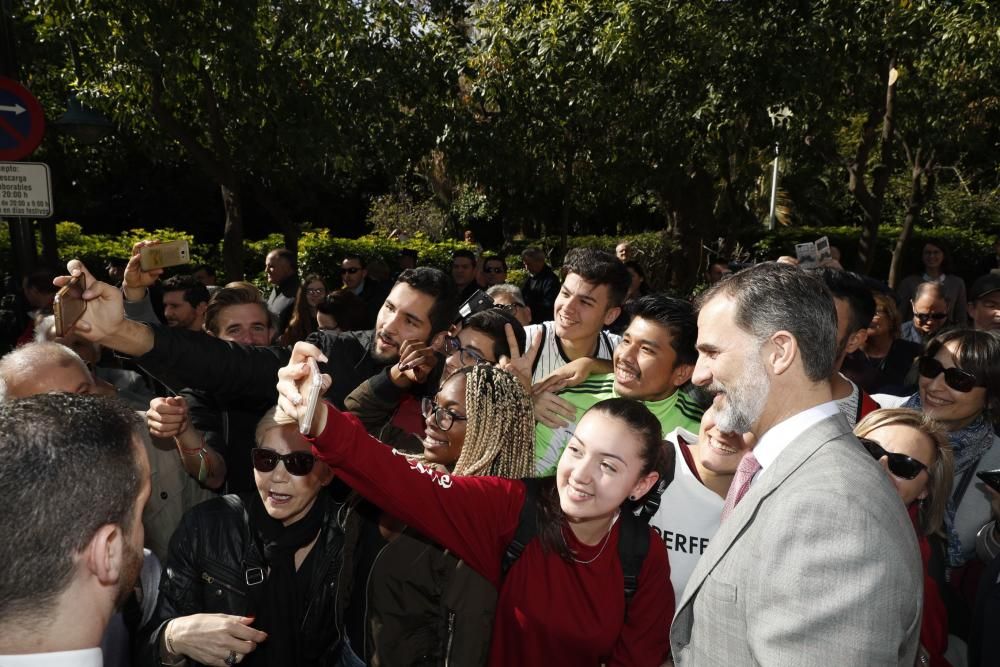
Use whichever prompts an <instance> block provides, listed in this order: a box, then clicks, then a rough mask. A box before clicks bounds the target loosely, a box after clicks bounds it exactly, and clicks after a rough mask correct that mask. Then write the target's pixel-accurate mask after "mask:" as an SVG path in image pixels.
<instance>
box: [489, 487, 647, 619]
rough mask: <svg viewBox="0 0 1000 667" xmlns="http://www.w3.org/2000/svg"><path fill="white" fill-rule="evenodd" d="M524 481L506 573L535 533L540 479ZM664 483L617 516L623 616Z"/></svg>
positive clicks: (506, 556)
mask: <svg viewBox="0 0 1000 667" xmlns="http://www.w3.org/2000/svg"><path fill="white" fill-rule="evenodd" d="M521 482H523V483H524V505H522V506H521V515H520V516H519V517H518V521H517V530H516V531H514V539H512V540H511V542H510V544H509V545H507V551H506V552H505V553H504V555H503V562H502V564H501V572H502V573H503V574H504V575H506V574H507V571H508V570H510V568H511V566H513V565H514V563H515V561H517V559H518V558H520V557H521V554H522V553H524V548H525V547H526V546H527V545H528V543H529V542H531V540H533V539H534V538H535V536H536V535H538V511H537V499H538V492H539V490H540V487H541V484H540V482H542V479H541V478H536V477H528V478H525V479H522V480H521ZM664 488H666V484H660V485H657V488H656V490H655V491H654V492H651V493H650V494H649V498H648V499H647V500H646V502H645V503H644V504H642V505H639V506H638V507H637V508H635V510H634V511H622V513H621V515H620V516H619V517H618V521H620V522H621V528H620V529H619V531H620V532H619V535H618V558H619V559H621V564H622V573H623V574H624V586H625V615H626V616H628V606H629V603H630V602H631V601H632V598H633V596H635V592H636V591H637V590H638V589H639V572H640V571H641V570H642V563H643V561H644V560H645V559H646V554H647V553H648V552H649V517H651V516H652V515H653V514H655V513H656V508H657V507H658V506H659V504H660V494H661V493H662V492H663V489H664Z"/></svg>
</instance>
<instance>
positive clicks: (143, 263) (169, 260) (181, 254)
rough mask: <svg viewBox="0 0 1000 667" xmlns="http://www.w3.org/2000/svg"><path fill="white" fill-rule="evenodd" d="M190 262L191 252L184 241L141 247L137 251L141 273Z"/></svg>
mask: <svg viewBox="0 0 1000 667" xmlns="http://www.w3.org/2000/svg"><path fill="white" fill-rule="evenodd" d="M190 261H191V250H190V248H189V247H188V242H187V241H184V240H179V241H167V242H166V243H155V244H153V245H147V246H143V247H142V248H141V249H140V250H139V267H140V268H141V269H142V270H143V271H152V270H153V269H163V268H166V267H168V266H178V265H180V264H187V263H188V262H190Z"/></svg>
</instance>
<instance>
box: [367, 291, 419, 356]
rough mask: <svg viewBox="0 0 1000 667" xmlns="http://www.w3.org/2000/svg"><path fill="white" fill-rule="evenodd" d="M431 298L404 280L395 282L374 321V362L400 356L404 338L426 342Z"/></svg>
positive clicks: (405, 339)
mask: <svg viewBox="0 0 1000 667" xmlns="http://www.w3.org/2000/svg"><path fill="white" fill-rule="evenodd" d="M433 307H434V297H432V296H431V295H430V294H426V293H424V292H421V291H420V290H417V289H414V288H413V287H411V286H410V285H409V284H407V283H402V282H401V283H396V285H395V286H394V287H393V288H392V291H391V292H389V296H387V297H386V298H385V303H383V304H382V308H381V309H380V310H379V311H378V317H377V318H376V320H375V349H374V350H373V353H372V356H374V357H375V359H376V360H377V361H380V362H382V363H389V362H392V361H395V360H396V359H398V358H399V347H400V346H401V345H402V344H403V341H407V340H419V341H425V342H426V341H427V340H428V339H430V336H431V317H430V314H431V308H433Z"/></svg>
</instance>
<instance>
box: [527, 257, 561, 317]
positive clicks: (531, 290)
mask: <svg viewBox="0 0 1000 667" xmlns="http://www.w3.org/2000/svg"><path fill="white" fill-rule="evenodd" d="M560 285H561V283H560V282H559V276H557V275H556V273H555V271H553V270H552V269H551V268H550V267H549V265H548V264H546V265H545V266H544V267H543V268H542V270H541V271H539V272H538V273H537V274H535V275H532V276H529V277H528V279H527V280H526V281H525V283H524V287H522V288H521V294H522V295H524V305H526V306H528V307H529V308H531V323H532V324H541V323H542V322H548V321H549V320H551V319H552V309H553V307H554V306H555V304H556V297H557V296H559V287H560Z"/></svg>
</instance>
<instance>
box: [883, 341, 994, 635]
mask: <svg viewBox="0 0 1000 667" xmlns="http://www.w3.org/2000/svg"><path fill="white" fill-rule="evenodd" d="M917 368H918V371H919V376H920V377H919V381H918V391H917V393H916V394H914V395H912V396H910V397H909V398H905V399H903V398H898V397H895V396H889V395H887V394H878V395H876V396H875V397H874V398H875V400H876V401H877V402H878V403H879V404H880V405H882V406H883V407H899V406H902V407H907V408H913V409H915V410H920V411H921V412H923V413H924V414H925V415H927V416H928V417H930V418H931V419H933V420H934V421H936V422H938V423H939V424H941V426H942V427H943V428H944V430H945V432H946V433H947V436H948V441H949V442H950V443H951V447H952V452H953V454H954V461H955V474H954V481H953V484H952V490H951V494H950V497H949V499H948V503H947V505H946V510H945V516H944V525H945V531H944V533H945V538H946V539H943V540H942V541H941V542H942V543H943V544H942V545H941V546H940V551H941V552H942V560H943V562H944V564H945V566H946V570H945V575H944V578H946V579H947V581H948V582H949V583H948V584H947V585H948V589H947V590H946V591H944V592H943V596H944V598H945V601H946V602H948V606H949V614H948V617H949V619H950V621H951V627H952V632H953V634H958V636H964V634H965V631H966V629H965V627H964V626H963V625H962V623H960V622H959V620H960V619H966V618H967V617H968V613H969V610H970V609H971V607H972V605H973V602H974V599H975V591H976V584H977V582H976V581H975V573H976V572H977V571H978V568H975V567H973V568H969V567H966V566H967V564H968V563H969V562H970V561H973V560H975V559H976V535H977V534H978V533H979V532H980V530H982V529H983V527H984V526H986V525H988V524H989V525H992V520H993V518H994V517H993V513H992V509H991V505H990V499H991V497H990V495H989V492H988V490H987V489H986V486H985V484H983V483H982V482H981V481H979V479H978V478H977V477H976V472H978V471H980V470H996V469H997V468H1000V438H998V437H997V436H996V435H995V434H994V425H995V422H996V420H997V417H998V415H1000V336H998V335H997V334H996V333H994V332H990V331H976V330H972V329H955V330H951V331H946V332H944V333H941V334H938V335H937V336H935V337H934V338H933V339H932V340H931V341H930V342H929V343H928V344H927V347H926V349H925V350H924V354H923V356H921V357H920V359H919V360H918V362H917ZM932 546H933V547H935V548H938V546H937V544H936V542H935V541H933V540H932Z"/></svg>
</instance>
